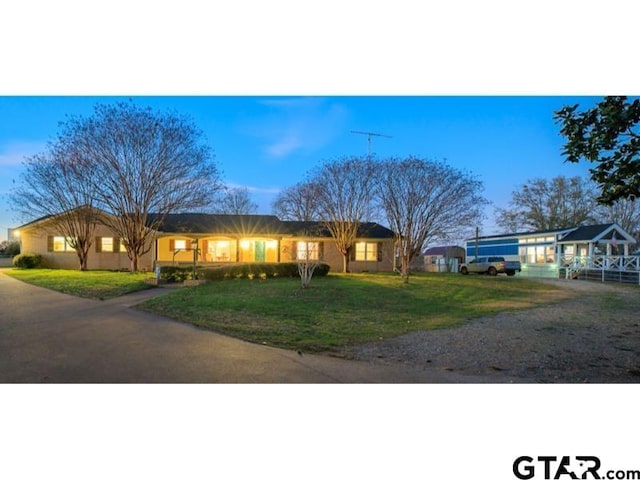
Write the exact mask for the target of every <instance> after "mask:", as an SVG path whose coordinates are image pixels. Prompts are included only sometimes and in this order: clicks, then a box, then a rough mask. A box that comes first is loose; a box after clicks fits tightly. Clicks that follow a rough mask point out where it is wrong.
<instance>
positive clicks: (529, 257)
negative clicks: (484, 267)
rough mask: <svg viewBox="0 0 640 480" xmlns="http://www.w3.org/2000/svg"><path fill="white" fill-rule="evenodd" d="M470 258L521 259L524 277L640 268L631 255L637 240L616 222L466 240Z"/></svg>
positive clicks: (636, 259)
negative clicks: (575, 268) (577, 268)
mask: <svg viewBox="0 0 640 480" xmlns="http://www.w3.org/2000/svg"><path fill="white" fill-rule="evenodd" d="M465 243H466V256H467V259H473V258H475V257H476V256H501V257H504V258H505V260H519V261H520V262H521V264H522V272H521V273H520V275H522V276H530V277H549V278H558V277H559V276H561V275H562V273H563V272H564V271H565V270H566V269H567V268H573V266H575V265H579V266H580V267H581V268H593V269H608V268H609V269H628V270H632V271H640V264H639V261H640V257H633V256H630V255H629V252H630V246H631V245H633V244H634V243H636V240H635V239H634V238H633V236H632V235H630V234H629V233H628V232H626V231H625V230H623V229H622V227H620V226H619V225H618V224H616V223H606V224H599V225H583V226H578V227H570V228H562V229H555V230H538V231H533V232H520V233H507V234H501V235H490V236H483V237H478V239H477V241H476V238H470V239H467V240H466V242H465Z"/></svg>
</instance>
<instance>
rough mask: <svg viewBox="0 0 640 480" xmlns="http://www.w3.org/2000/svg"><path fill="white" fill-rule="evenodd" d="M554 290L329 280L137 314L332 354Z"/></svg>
mask: <svg viewBox="0 0 640 480" xmlns="http://www.w3.org/2000/svg"><path fill="white" fill-rule="evenodd" d="M560 296H561V292H560V290H558V289H556V288H555V287H553V286H551V285H547V284H543V283H539V282H535V281H530V280H526V279H523V278H517V277H516V278H507V277H503V276H499V277H488V276H477V275H474V276H462V275H458V274H422V275H415V276H412V277H411V283H409V284H408V285H405V284H403V283H402V282H401V280H400V278H399V277H398V276H396V275H391V274H353V275H342V274H338V275H335V274H333V275H329V276H328V277H325V278H314V279H313V281H312V283H311V288H310V289H308V290H302V289H301V288H300V281H299V279H288V278H287V279H285V278H283V279H274V280H265V281H259V280H253V281H251V280H226V281H219V282H212V283H209V284H206V285H203V286H200V287H194V288H185V289H180V290H177V291H175V292H172V293H170V294H168V295H164V296H161V297H157V298H154V299H152V300H149V301H147V302H145V303H143V304H142V305H139V306H138V308H141V309H143V310H146V311H149V312H153V313H156V314H159V315H164V316H168V317H172V318H175V319H178V320H181V321H184V322H188V323H192V324H194V325H197V326H200V327H204V328H207V329H211V330H214V331H217V332H220V333H224V334H227V335H230V336H234V337H238V338H242V339H244V340H248V341H251V342H255V343H263V344H267V345H272V346H277V347H282V348H290V349H299V350H302V351H331V350H334V351H335V350H338V349H339V348H340V347H342V346H345V345H349V344H357V343H363V342H369V341H375V340H378V339H381V338H390V337H395V336H398V335H401V334H403V333H407V332H411V331H415V330H425V329H433V328H446V327H452V326H455V325H459V324H461V323H462V322H464V321H466V320H467V319H470V318H474V317H480V316H484V315H489V314H492V313H496V312H499V311H504V310H513V309H521V308H528V307H532V306H534V305H536V304H541V303H545V302H549V301H554V300H557V299H559V298H560Z"/></svg>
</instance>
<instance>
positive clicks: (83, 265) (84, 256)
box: [76, 249, 89, 272]
mask: <svg viewBox="0 0 640 480" xmlns="http://www.w3.org/2000/svg"><path fill="white" fill-rule="evenodd" d="M76 254H77V255H78V260H79V261H80V271H81V272H84V271H86V270H87V263H88V259H89V252H85V251H82V250H79V249H78V250H76Z"/></svg>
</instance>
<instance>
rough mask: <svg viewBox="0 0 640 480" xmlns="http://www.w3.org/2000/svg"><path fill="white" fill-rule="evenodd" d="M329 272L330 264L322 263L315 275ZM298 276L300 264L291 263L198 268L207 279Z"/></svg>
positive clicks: (201, 276)
mask: <svg viewBox="0 0 640 480" xmlns="http://www.w3.org/2000/svg"><path fill="white" fill-rule="evenodd" d="M328 273H329V265H327V264H325V263H321V264H319V265H318V266H317V268H316V270H315V272H314V276H318V277H323V276H326V275H327V274H328ZM297 276H298V264H297V263H295V262H289V263H242V264H238V265H227V266H224V267H205V268H200V269H198V278H199V279H205V280H228V279H234V278H247V279H250V280H253V279H261V280H266V279H267V278H295V277H297Z"/></svg>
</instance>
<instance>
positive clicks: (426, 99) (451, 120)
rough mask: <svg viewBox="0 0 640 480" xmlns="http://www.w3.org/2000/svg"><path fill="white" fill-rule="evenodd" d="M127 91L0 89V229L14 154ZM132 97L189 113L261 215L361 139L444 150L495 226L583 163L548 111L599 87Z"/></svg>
mask: <svg viewBox="0 0 640 480" xmlns="http://www.w3.org/2000/svg"><path fill="white" fill-rule="evenodd" d="M126 98H128V97H113V96H107V97H97V96H74V97H45V96H4V97H0V169H1V171H2V175H1V176H0V194H1V195H2V197H1V199H0V239H4V238H5V237H6V228H7V227H12V226H17V225H20V223H21V220H20V219H19V218H17V217H16V215H15V214H14V213H13V212H11V210H10V206H9V205H8V203H7V199H6V194H7V193H8V192H9V191H10V189H11V188H12V185H13V181H14V180H15V181H17V179H18V176H19V174H20V172H21V171H22V165H21V162H22V160H23V159H24V157H25V156H28V155H32V154H34V153H36V152H39V151H41V150H42V149H43V148H44V147H45V145H46V143H47V141H48V140H51V139H53V138H54V137H55V134H56V132H57V129H58V122H59V121H62V120H64V119H65V116H66V115H77V114H79V115H90V114H91V112H92V110H93V107H94V105H95V104H96V103H104V102H116V101H118V100H122V99H126ZM132 98H133V99H134V101H135V102H137V103H138V104H140V105H149V106H151V107H153V108H157V109H160V110H164V109H174V110H176V111H178V112H180V113H183V114H186V115H188V116H190V117H191V118H193V120H194V121H195V123H196V125H197V126H198V127H199V128H200V129H202V131H203V132H204V138H205V141H206V142H207V143H208V144H209V145H210V146H211V147H212V148H213V150H214V152H215V159H216V161H217V162H218V164H219V165H220V167H221V170H222V172H223V178H224V181H225V182H226V183H227V184H228V185H231V186H246V187H248V188H249V191H250V192H251V194H252V197H253V199H254V201H256V203H258V205H259V213H270V209H271V202H272V200H273V198H274V197H275V196H276V195H277V193H278V192H279V191H280V190H281V189H282V188H285V187H287V186H290V185H293V184H295V183H296V182H298V181H300V180H302V179H303V178H304V176H305V174H306V172H308V171H309V170H310V169H311V168H313V167H314V166H315V165H317V164H318V163H319V162H320V161H322V160H324V159H331V158H336V157H339V156H342V155H359V154H366V153H367V137H366V136H364V135H359V134H354V133H351V131H352V130H358V131H372V132H378V133H382V134H385V135H388V136H390V137H391V138H385V137H372V152H374V153H375V154H376V155H378V156H379V157H384V156H389V155H396V156H406V155H417V156H422V157H426V158H430V159H445V160H446V161H447V162H448V163H449V164H450V165H452V166H454V167H456V168H459V169H462V170H467V171H470V172H472V173H473V174H474V175H477V176H478V177H479V178H480V179H481V180H482V181H483V183H484V186H485V196H486V197H487V198H488V199H489V200H490V201H491V202H492V205H491V206H490V207H489V208H488V209H487V216H488V218H487V220H486V221H485V222H484V224H483V231H484V233H485V234H490V233H495V231H494V226H493V211H494V208H495V207H496V206H506V204H507V203H508V201H509V198H510V195H511V192H512V190H513V189H514V188H516V186H517V185H520V184H522V183H524V182H525V181H526V180H527V179H531V178H534V177H553V176H556V175H568V176H573V175H586V174H587V170H588V166H587V165H586V164H578V165H574V164H567V163H565V162H564V161H563V158H562V156H561V154H560V152H561V148H562V143H563V141H562V138H561V137H560V135H559V133H558V126H557V125H555V124H554V122H553V118H552V117H553V111H554V110H557V109H559V108H560V107H562V106H563V105H565V104H573V103H579V104H580V105H581V106H582V105H584V106H588V105H591V104H593V103H594V102H595V101H597V100H598V98H599V97H566V96H527V97H523V96H323V97H282V96H278V97H258V96H206V97H204V96H163V97H148V96H142V97H132Z"/></svg>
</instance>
